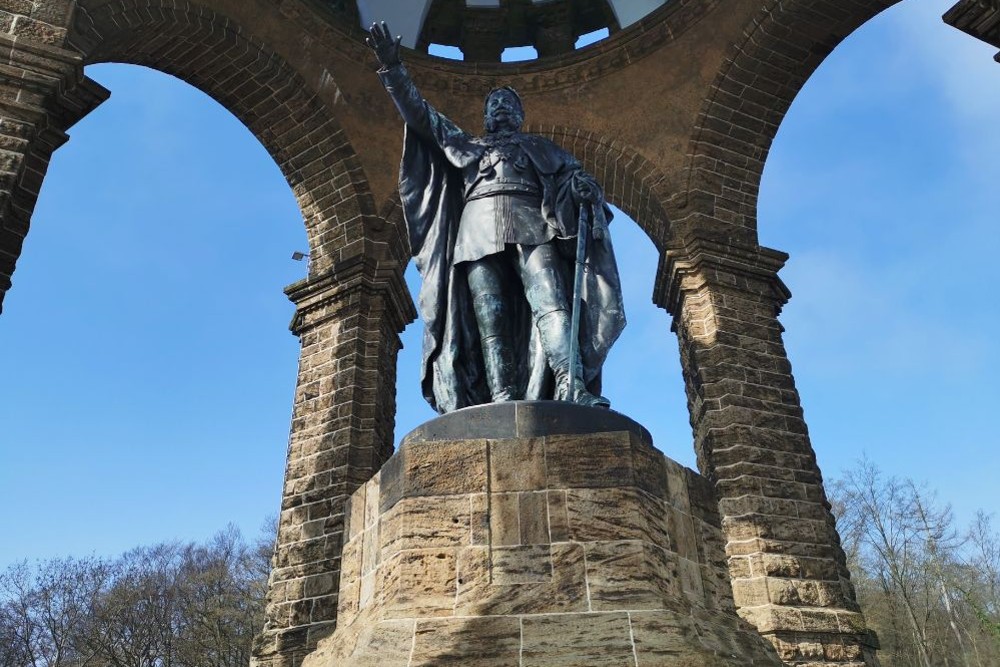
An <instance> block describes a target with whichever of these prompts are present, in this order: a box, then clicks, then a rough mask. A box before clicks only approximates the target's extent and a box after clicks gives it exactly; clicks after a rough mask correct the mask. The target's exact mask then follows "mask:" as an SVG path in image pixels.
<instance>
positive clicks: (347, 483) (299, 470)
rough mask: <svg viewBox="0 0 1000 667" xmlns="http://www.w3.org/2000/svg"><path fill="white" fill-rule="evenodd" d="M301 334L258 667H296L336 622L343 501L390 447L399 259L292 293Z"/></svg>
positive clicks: (347, 269) (356, 262) (338, 270)
mask: <svg viewBox="0 0 1000 667" xmlns="http://www.w3.org/2000/svg"><path fill="white" fill-rule="evenodd" d="M286 293H287V294H288V296H289V298H290V299H291V300H292V301H293V302H294V303H295V304H296V307H297V311H296V314H295V319H294V320H293V322H292V325H291V329H292V332H293V333H295V334H296V335H297V336H298V337H299V338H300V339H301V342H302V352H301V356H300V360H299V372H298V384H297V387H296V390H295V402H294V409H293V414H292V427H291V436H290V441H289V446H288V465H287V469H286V472H285V486H284V491H283V495H282V501H281V516H280V519H279V525H278V540H277V544H276V547H275V555H274V560H273V568H272V572H271V578H270V581H269V585H268V600H267V625H266V627H265V629H264V632H263V633H262V635H261V636H260V637H258V640H257V643H256V645H255V648H254V656H255V659H254V662H255V664H258V665H263V664H267V665H282V666H284V665H289V666H291V665H298V664H299V663H300V662H301V660H302V658H303V657H304V656H305V655H306V654H307V653H308V652H309V651H310V650H312V648H313V647H315V645H316V642H318V641H319V640H320V639H321V638H322V637H324V636H326V635H328V634H330V633H332V632H333V630H334V628H335V626H336V613H337V598H338V583H339V577H340V561H341V548H342V539H343V532H344V504H345V502H346V500H347V498H348V497H349V496H350V495H351V493H353V492H354V490H355V489H357V488H358V487H359V486H360V485H361V484H363V483H365V482H366V481H368V480H369V479H370V478H371V477H372V475H373V474H374V473H375V472H377V471H378V469H379V468H380V467H381V465H382V463H384V462H385V461H386V459H388V458H389V456H391V455H392V450H393V427H394V421H395V412H396V397H395V393H396V356H397V353H398V351H399V348H400V341H399V333H400V332H401V331H402V330H403V328H404V327H405V326H406V325H407V324H408V323H409V322H411V321H413V319H414V318H415V316H416V313H415V312H414V310H413V303H412V300H411V299H410V295H409V292H408V290H407V288H406V284H405V282H404V281H403V276H402V267H400V266H398V265H395V266H389V267H385V266H384V265H383V266H379V264H378V262H377V261H375V260H371V259H366V258H363V257H357V258H354V259H348V260H345V261H343V262H340V263H339V264H336V265H334V266H333V269H332V270H331V271H330V272H327V273H324V274H322V275H315V276H311V277H310V278H309V279H307V280H303V281H301V282H298V283H295V284H294V285H291V286H290V287H288V289H287V290H286Z"/></svg>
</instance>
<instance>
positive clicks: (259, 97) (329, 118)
mask: <svg viewBox="0 0 1000 667" xmlns="http://www.w3.org/2000/svg"><path fill="white" fill-rule="evenodd" d="M68 42H69V44H70V45H71V46H73V47H74V48H75V49H77V50H79V51H80V52H81V53H82V54H83V56H84V61H85V63H86V64H93V63H101V62H119V63H128V64H135V65H143V66H147V67H150V68H153V69H156V70H159V71H162V72H165V73H167V74H171V75H173V76H176V77H177V78H179V79H181V80H183V81H185V82H187V83H189V84H191V85H193V86H195V87H196V88H198V89H199V90H201V91H203V92H205V93H206V94H208V95H209V96H211V97H212V98H213V99H215V100H216V101H217V102H219V103H220V104H221V105H222V106H224V107H225V108H226V109H228V110H229V111H230V112H232V113H233V114H234V115H235V116H236V117H237V118H239V119H240V121H241V122H243V124H244V125H245V126H246V127H247V128H248V129H249V130H250V131H251V132H252V133H253V134H254V136H255V137H256V138H257V139H258V140H259V141H260V142H261V143H262V144H263V145H264V146H265V148H266V149H267V150H268V152H269V153H270V155H271V156H272V157H273V158H274V160H275V162H276V163H277V164H278V166H279V167H280V169H281V171H282V173H283V174H284V175H285V178H286V180H287V181H288V183H289V185H290V186H291V188H292V190H293V191H294V193H295V196H296V199H297V200H298V203H299V207H300V209H301V211H302V215H303V219H304V222H305V226H306V232H307V235H308V239H309V244H310V249H311V252H312V260H311V262H310V264H311V271H312V272H313V273H322V272H325V271H328V270H329V269H330V268H331V267H332V266H333V265H334V264H336V263H337V262H340V261H343V260H344V259H346V258H348V257H356V256H359V255H364V256H368V257H385V256H387V255H392V252H393V249H394V248H395V247H396V246H397V245H398V244H397V243H394V238H393V234H394V230H393V229H392V228H391V227H388V226H386V225H384V224H383V223H381V222H380V221H379V219H378V218H377V215H376V213H377V211H376V207H375V204H374V199H373V196H372V194H371V192H370V190H369V187H368V184H367V181H366V179H365V176H364V173H363V170H362V167H361V164H360V161H359V160H358V157H357V154H356V152H355V150H354V148H353V147H352V145H351V143H350V141H349V140H348V138H347V136H346V135H345V133H344V131H343V129H342V128H341V126H340V123H339V122H338V120H337V119H336V117H335V116H334V115H333V113H332V112H331V110H330V109H329V107H328V106H327V105H326V104H325V103H324V102H323V101H322V100H321V99H320V97H319V95H318V94H317V92H316V91H315V90H314V89H312V88H311V87H310V86H309V85H307V83H306V81H305V79H304V78H303V76H301V75H300V73H299V72H298V71H296V69H295V68H294V67H293V66H292V65H291V64H290V63H289V62H288V61H286V60H285V59H283V58H282V57H281V56H280V55H278V54H277V53H276V52H275V51H274V50H272V49H271V48H269V47H268V45H267V44H266V43H264V41H262V40H261V39H259V38H257V37H256V36H255V35H254V34H252V33H251V32H250V31H249V30H248V29H247V28H245V27H244V26H241V25H240V24H238V23H237V22H235V21H234V20H232V19H231V18H229V17H226V16H224V15H222V14H220V13H218V12H216V11H214V10H213V9H211V8H210V7H209V6H207V3H205V4H199V3H196V2H189V1H184V2H176V1H174V0H120V1H116V2H107V1H106V0H82V2H81V3H80V5H79V7H78V8H77V12H76V15H75V18H74V23H73V25H72V27H71V32H70V34H69V37H68Z"/></svg>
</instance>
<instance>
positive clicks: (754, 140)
mask: <svg viewBox="0 0 1000 667" xmlns="http://www.w3.org/2000/svg"><path fill="white" fill-rule="evenodd" d="M897 2H899V0H855V1H853V2H846V3H845V2H843V0H767V1H766V2H765V3H763V4H764V6H763V7H762V9H761V10H760V12H759V13H758V14H757V15H756V17H755V18H754V20H753V21H752V22H751V23H750V24H749V25H748V26H747V28H746V29H745V31H744V32H743V35H742V36H741V39H740V40H738V41H737V42H736V43H735V44H734V45H733V47H732V48H731V50H730V53H729V55H728V57H727V58H726V60H725V62H724V64H723V66H722V68H721V69H720V71H719V74H718V76H717V78H716V80H715V82H714V84H713V85H712V87H711V89H710V92H709V95H708V96H707V98H706V101H705V104H704V106H703V107H702V111H701V114H700V116H699V118H698V121H697V123H696V126H695V130H694V133H693V135H692V140H691V144H690V149H689V163H688V166H687V188H686V190H687V200H688V208H689V209H690V211H691V213H694V214H698V215H703V216H706V217H707V218H709V219H711V220H712V221H713V222H714V223H715V224H720V223H721V224H722V225H724V226H725V227H726V229H724V230H718V231H721V232H723V233H724V234H725V235H726V236H729V237H731V238H737V239H741V240H743V241H744V242H747V243H756V240H757V197H758V193H759V189H760V179H761V175H762V173H763V169H764V162H765V160H766V159H767V155H768V151H769V150H770V147H771V143H772V141H773V140H774V137H775V135H776V134H777V131H778V127H779V125H780V124H781V121H782V120H783V119H784V117H785V114H786V113H787V111H788V108H789V107H790V106H791V104H792V101H793V100H794V99H795V96H796V95H798V92H799V91H800V90H801V89H802V87H803V85H805V82H806V81H807V80H808V79H809V77H810V76H811V75H812V74H813V72H815V71H816V69H817V68H818V67H819V65H820V64H821V63H822V62H823V60H825V59H826V57H827V56H828V55H829V54H830V53H831V52H832V51H833V50H834V48H836V47H837V45H838V44H840V43H841V42H842V41H843V40H844V39H845V38H846V37H847V36H848V35H850V34H851V33H852V32H854V31H855V30H857V29H858V28H860V27H861V26H862V25H864V24H865V23H866V22H867V21H868V20H869V19H871V18H873V17H874V16H876V15H877V14H879V13H881V12H882V11H883V10H885V9H887V8H889V7H891V6H892V5H894V4H896V3H897Z"/></svg>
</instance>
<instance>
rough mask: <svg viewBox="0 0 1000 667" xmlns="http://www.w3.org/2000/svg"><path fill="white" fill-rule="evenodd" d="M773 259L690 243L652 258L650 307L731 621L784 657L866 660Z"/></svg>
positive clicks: (866, 643)
mask: <svg viewBox="0 0 1000 667" xmlns="http://www.w3.org/2000/svg"><path fill="white" fill-rule="evenodd" d="M786 259H787V255H785V254H784V253H779V252H777V251H773V250H769V249H766V248H760V247H752V248H742V247H738V246H734V245H729V244H724V243H720V242H718V241H709V240H706V239H694V240H692V241H691V242H689V243H688V244H686V245H684V246H683V247H677V248H674V249H673V250H670V251H668V253H667V254H666V257H665V262H664V265H663V266H662V270H663V276H662V278H664V280H662V281H661V284H662V285H665V286H667V288H666V289H665V290H662V291H661V292H660V300H661V305H664V306H666V307H667V308H668V309H669V310H670V312H671V313H672V314H673V316H674V327H675V330H676V332H677V334H678V339H679V343H680V351H681V363H682V368H683V373H684V381H685V385H686V389H687V397H688V407H689V410H690V414H691V424H692V429H693V431H694V440H695V448H696V451H697V455H698V465H699V467H700V469H701V471H702V473H703V474H705V475H706V476H707V477H709V479H711V480H712V481H713V482H714V484H715V487H716V490H717V492H718V496H719V502H720V513H721V515H722V525H723V532H724V534H725V537H726V552H727V557H728V560H729V568H730V572H731V575H732V580H733V594H734V597H735V601H736V605H737V607H738V608H739V612H740V615H742V616H743V617H744V618H746V619H747V620H748V621H750V622H751V623H753V624H754V625H755V626H756V627H757V629H758V630H759V631H760V632H761V633H762V634H763V635H764V636H765V637H767V638H768V639H770V640H771V641H772V642H773V643H774V644H775V646H776V648H777V649H778V652H779V654H780V655H781V657H782V659H783V660H784V661H785V662H786V664H788V665H804V664H809V665H820V664H838V665H851V666H852V667H855V666H857V667H863V666H864V665H875V664H877V663H876V661H875V657H874V646H875V639H874V636H873V635H872V634H871V633H870V632H868V630H867V628H866V625H865V623H864V619H863V618H862V616H861V613H860V610H859V607H858V605H857V602H856V600H855V594H854V589H853V587H852V585H851V582H850V574H849V572H848V570H847V566H846V559H845V557H844V552H843V549H842V548H841V546H840V538H839V536H838V534H837V530H836V525H835V521H834V518H833V515H832V514H831V512H830V505H829V503H828V502H827V498H826V494H825V492H824V490H823V480H822V476H821V474H820V470H819V467H818V465H817V463H816V456H815V454H814V452H813V449H812V445H811V443H810V441H809V434H808V429H807V428H806V424H805V421H804V420H803V415H802V407H801V405H800V402H799V395H798V392H797V391H796V389H795V380H794V379H793V377H792V371H791V365H790V364H789V361H788V357H787V354H786V352H785V347H784V343H783V341H782V331H783V329H782V326H781V324H780V323H779V321H778V314H779V312H780V311H781V308H782V306H783V305H784V304H785V302H786V301H787V299H788V298H789V296H790V295H789V293H788V291H787V289H786V288H785V287H784V285H783V284H782V283H781V281H780V280H779V279H778V277H777V272H778V270H779V269H780V268H781V266H782V265H783V264H784V262H785V260H786Z"/></svg>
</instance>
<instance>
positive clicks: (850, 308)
mask: <svg viewBox="0 0 1000 667" xmlns="http://www.w3.org/2000/svg"><path fill="white" fill-rule="evenodd" d="M950 4H951V3H948V2H927V3H920V2H903V3H900V4H899V5H896V6H894V7H892V8H891V9H889V10H888V11H886V12H884V13H882V14H880V15H879V16H877V17H876V18H874V19H873V20H871V21H869V22H867V23H866V24H865V25H864V26H863V27H861V28H860V29H859V30H857V31H856V32H855V33H853V34H852V35H851V36H850V37H849V38H848V39H847V40H845V42H844V43H843V44H842V45H841V46H839V47H838V48H837V49H835V50H834V51H833V53H832V54H831V56H830V57H829V58H828V59H827V60H826V61H825V62H824V63H823V65H822V66H821V67H820V68H819V69H818V70H817V71H816V73H815V74H814V75H812V77H811V78H810V79H809V81H808V82H807V83H806V85H805V86H804V88H803V89H802V92H801V93H800V94H799V96H798V97H797V98H796V100H795V102H794V103H793V104H792V105H791V108H790V110H789V113H788V115H787V117H786V118H785V119H784V121H783V123H782V125H781V128H780V130H779V131H778V134H777V137H776V139H775V142H774V145H773V147H772V149H771V152H770V156H769V158H768V161H767V164H766V166H765V170H764V177H763V182H762V188H761V198H760V214H759V227H760V236H761V241H762V242H763V243H764V244H765V245H773V246H775V247H780V248H781V249H783V250H787V251H788V252H789V254H790V255H791V259H790V260H789V262H788V266H787V268H786V269H785V271H784V272H783V274H784V275H785V280H786V282H787V283H788V285H789V286H790V288H791V289H792V291H793V292H794V294H795V297H794V298H793V299H792V300H791V301H790V302H789V304H788V306H787V307H786V309H785V312H784V313H783V316H782V321H783V323H784V324H785V325H786V327H787V329H788V331H787V334H786V340H787V342H788V347H789V351H790V356H791V358H792V360H793V362H794V364H795V370H796V378H797V380H798V384H799V387H800V389H801V391H802V393H803V401H804V403H805V406H806V409H807V413H808V415H809V423H810V431H811V434H812V438H813V442H814V443H815V446H816V450H817V454H818V455H819V457H820V462H821V463H822V464H823V468H824V470H826V472H827V473H828V474H829V475H830V476H831V477H839V476H840V473H841V471H843V470H845V469H847V468H851V467H853V466H854V464H855V463H856V462H857V461H858V460H859V459H860V458H861V457H862V456H863V455H867V456H868V457H870V458H871V459H872V460H873V461H875V462H878V463H880V464H881V467H883V468H885V469H886V470H892V471H894V473H895V474H899V475H902V476H907V477H912V478H914V479H932V480H933V485H934V486H935V487H937V488H938V489H939V491H941V493H942V496H944V497H946V498H948V499H949V500H950V501H951V502H952V503H953V504H954V508H955V510H956V511H957V514H958V516H959V518H960V522H962V523H965V522H967V521H968V520H969V519H971V517H972V516H973V515H974V513H975V511H976V510H977V509H978V508H980V507H983V506H985V507H990V508H995V507H997V506H1000V495H997V493H996V492H995V491H994V489H995V485H993V484H992V482H991V478H990V475H989V472H988V471H990V470H992V469H994V468H995V467H996V465H997V464H998V460H997V458H996V452H995V451H994V450H993V449H992V448H990V447H988V446H984V434H988V433H991V432H992V422H991V418H990V417H989V416H988V415H990V414H991V408H990V407H989V406H990V405H993V404H994V403H995V402H996V400H997V398H998V397H997V392H996V389H995V385H994V382H993V380H992V378H993V377H995V376H996V374H997V372H1000V363H998V352H997V349H996V345H995V344H993V341H992V339H993V334H992V332H993V331H994V330H995V328H996V326H997V324H998V317H1000V312H998V310H997V308H996V307H993V306H992V305H991V304H992V296H991V294H992V291H991V290H992V286H994V285H996V284H997V283H998V282H1000V272H998V271H997V269H996V264H995V262H994V261H993V259H992V258H993V257H994V256H995V253H996V252H997V251H998V249H1000V245H998V244H1000V232H998V231H997V228H996V214H995V206H994V202H995V193H994V192H993V187H992V185H991V184H992V183H995V182H996V179H997V178H998V171H997V168H996V166H995V162H994V160H993V159H992V156H993V155H995V154H996V148H997V146H996V138H995V136H994V135H993V134H992V133H990V132H983V131H982V128H983V127H984V123H985V122H987V120H986V119H988V118H993V117H994V116H995V114H996V113H998V112H1000V97H998V96H997V95H996V94H995V93H994V92H993V91H994V90H995V88H996V86H995V79H996V77H997V76H998V75H1000V73H998V72H997V66H996V64H995V63H994V62H993V61H992V59H991V56H992V55H993V53H994V49H993V48H992V47H990V46H988V45H985V44H981V43H978V42H976V41H973V40H970V39H968V37H966V36H965V35H962V34H961V33H959V32H957V31H955V30H953V29H952V28H950V27H949V26H947V25H945V24H944V23H942V22H941V19H940V17H941V15H942V14H943V13H944V12H945V11H946V10H947V9H948V8H949V7H950ZM958 266H961V269H958V268H957V267H958ZM985 437H986V439H988V437H989V436H985ZM970 460H974V461H977V462H978V463H981V464H982V465H976V466H973V467H971V468H970V467H968V466H966V465H963V462H966V461H970Z"/></svg>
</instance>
